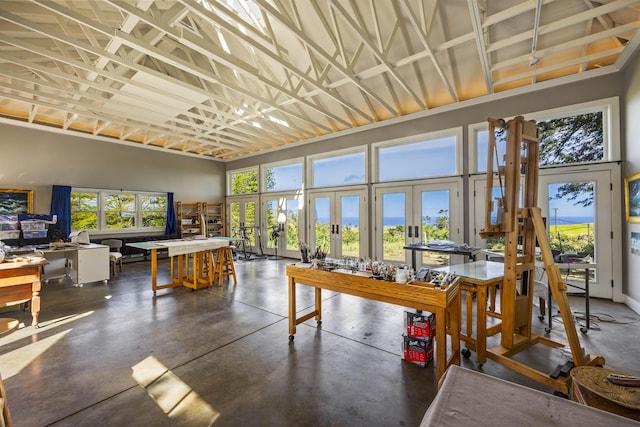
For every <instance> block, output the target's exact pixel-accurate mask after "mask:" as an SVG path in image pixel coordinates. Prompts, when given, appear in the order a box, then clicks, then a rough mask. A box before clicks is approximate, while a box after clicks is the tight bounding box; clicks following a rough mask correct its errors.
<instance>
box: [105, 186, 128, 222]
mask: <svg viewBox="0 0 640 427" xmlns="http://www.w3.org/2000/svg"><path fill="white" fill-rule="evenodd" d="M104 215H105V220H106V221H105V224H106V228H134V227H135V226H136V196H135V195H134V194H109V193H106V194H105V195H104Z"/></svg>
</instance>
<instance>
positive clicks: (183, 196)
mask: <svg viewBox="0 0 640 427" xmlns="http://www.w3.org/2000/svg"><path fill="white" fill-rule="evenodd" d="M224 183H225V172H224V164H223V163H221V162H217V161H211V160H204V159H198V158H194V157H187V156H181V155H172V154H166V153H162V152H159V151H155V150H149V149H144V148H137V147H129V146H126V145H122V144H114V143H110V142H105V141H98V140H94V139H90V138H83V137H79V136H67V135H62V134H60V133H57V132H50V131H42V130H37V129H33V128H27V127H23V126H14V125H10V124H5V123H0V188H5V189H6V188H8V189H20V190H34V212H35V213H49V210H50V207H51V186H52V185H53V184H59V185H70V186H77V187H90V188H105V189H125V190H136V191H160V192H173V193H174V197H175V201H180V200H182V201H185V202H196V201H205V202H221V201H224V191H225V186H224Z"/></svg>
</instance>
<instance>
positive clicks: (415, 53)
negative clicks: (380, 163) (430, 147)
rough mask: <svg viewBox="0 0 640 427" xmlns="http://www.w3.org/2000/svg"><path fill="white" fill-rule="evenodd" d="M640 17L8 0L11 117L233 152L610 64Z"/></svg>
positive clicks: (428, 1) (469, 2) (3, 37)
mask: <svg viewBox="0 0 640 427" xmlns="http://www.w3.org/2000/svg"><path fill="white" fill-rule="evenodd" d="M639 26H640V0H481V1H476V0H446V1H445V0H404V1H395V0H394V1H389V0H350V1H344V0H295V1H294V0H139V1H133V0H99V1H88V0H86V1H85V0H47V1H27V0H24V1H22V0H21V1H10V0H5V1H2V2H0V118H2V119H3V120H4V121H8V122H11V121H20V122H24V123H28V124H30V125H33V126H46V127H47V128H51V127H57V128H59V129H63V130H64V131H66V132H69V133H75V134H82V135H87V136H91V137H94V136H95V137H100V138H102V139H105V138H106V139H107V140H109V139H112V140H113V141H114V142H118V143H126V144H132V145H136V146H146V147H153V148H155V149H158V148H159V149H163V150H166V151H167V152H171V153H175V154H181V155H189V156H198V157H202V158H207V159H212V160H221V161H224V160H230V159H237V158H240V157H242V156H246V155H249V154H254V153H260V152H264V151H265V150H270V149H274V148H278V147H281V146H284V145H289V144H295V143H296V142H301V141H308V140H311V139H313V138H316V137H321V136H325V135H329V134H339V133H340V132H341V131H347V130H351V129H354V128H358V127H362V126H367V125H371V124H375V123H380V122H384V121H386V120H393V119H395V118H399V117H403V116H407V115H411V114H418V113H421V112H424V111H426V110H429V109H435V108H438V107H442V106H451V105H455V104H456V103H458V102H462V101H468V100H472V99H474V98H478V97H483V96H491V95H492V94H496V93H498V92H504V91H507V90H510V89H516V88H519V89H521V88H531V89H535V88H536V85H537V84H539V83H541V82H549V81H553V80H554V79H557V78H559V77H565V76H570V78H571V77H573V78H575V79H580V78H584V77H587V76H589V75H590V73H591V74H593V73H595V72H596V70H602V69H603V68H604V69H607V68H608V69H610V70H612V71H615V70H618V69H620V67H621V66H622V65H623V64H622V60H624V59H627V58H629V57H630V56H631V55H630V54H629V51H627V52H625V50H630V51H633V50H636V49H637V48H638V45H639V44H640V35H639V34H638V27H639ZM623 53H625V54H624V55H623Z"/></svg>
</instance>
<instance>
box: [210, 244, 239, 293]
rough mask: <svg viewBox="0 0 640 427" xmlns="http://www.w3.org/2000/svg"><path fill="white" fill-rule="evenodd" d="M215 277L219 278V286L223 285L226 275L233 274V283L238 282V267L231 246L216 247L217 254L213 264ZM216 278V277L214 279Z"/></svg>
mask: <svg viewBox="0 0 640 427" xmlns="http://www.w3.org/2000/svg"><path fill="white" fill-rule="evenodd" d="M213 274H214V277H217V278H218V286H222V280H223V278H224V277H229V276H233V284H234V285H235V284H237V283H238V280H237V279H236V269H235V267H234V265H233V252H232V251H231V246H225V247H222V248H218V249H216V256H215V261H214V265H213ZM214 280H215V279H214Z"/></svg>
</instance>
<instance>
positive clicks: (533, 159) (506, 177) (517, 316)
mask: <svg viewBox="0 0 640 427" xmlns="http://www.w3.org/2000/svg"><path fill="white" fill-rule="evenodd" d="M496 139H498V140H501V141H502V142H504V143H506V154H505V155H504V158H503V159H498V158H497V157H498V146H497V142H496ZM539 158H540V139H539V131H538V128H537V127H536V122H535V121H525V120H524V118H523V117H522V116H518V117H516V118H515V119H513V120H509V121H508V122H504V121H503V120H494V119H489V144H488V162H487V185H486V200H485V224H484V228H483V229H482V230H481V231H480V236H481V237H482V238H485V239H486V238H488V237H503V238H504V245H505V253H504V281H503V283H502V285H501V292H500V299H501V304H500V306H501V312H502V326H501V338H500V340H501V342H500V345H498V346H496V347H494V348H491V349H488V350H487V357H488V358H489V359H491V360H494V361H496V362H499V363H501V364H503V365H504V366H506V367H508V368H510V369H513V370H514V371H516V372H518V373H520V374H523V375H525V376H527V377H529V378H531V379H533V380H535V381H538V382H540V383H542V384H545V385H547V386H549V387H551V388H553V389H554V390H556V391H557V392H559V393H562V394H565V395H568V394H569V385H570V381H571V379H570V376H569V375H567V374H568V370H570V368H571V367H572V365H573V366H584V365H603V364H604V358H603V357H602V356H593V355H589V354H586V353H585V352H584V350H583V348H582V347H581V345H580V339H579V337H578V333H577V332H576V327H575V323H574V320H573V315H572V313H571V307H570V305H569V299H568V297H567V285H566V284H565V283H564V282H563V281H562V276H561V274H560V270H559V268H558V266H557V265H556V264H555V261H554V258H553V254H552V252H551V247H550V244H549V238H548V236H547V233H546V230H545V226H544V222H543V220H542V214H541V210H540V208H539V207H538V206H537V194H538V175H539V167H538V165H539ZM496 178H497V186H498V188H497V190H499V196H498V197H495V198H494V197H493V195H494V194H495V193H494V183H495V182H496ZM521 192H522V193H521ZM521 195H522V197H521ZM519 200H522V206H519ZM536 244H537V246H539V250H540V254H541V256H542V261H543V263H544V266H545V269H546V271H547V276H548V282H549V288H550V289H551V294H552V296H553V298H554V299H555V300H556V303H557V304H558V311H559V313H560V315H561V318H562V321H563V324H564V329H565V332H566V335H567V340H568V343H569V347H570V350H571V355H572V364H571V363H568V364H566V365H565V366H562V367H559V368H557V369H556V370H555V371H554V372H552V373H551V374H548V373H544V372H541V371H538V370H536V369H534V368H532V367H530V366H527V365H525V364H524V363H522V362H519V361H516V360H514V359H513V357H514V356H515V355H517V354H518V353H520V352H522V351H524V350H526V349H528V348H531V347H533V346H535V345H536V344H543V345H546V346H548V347H551V348H562V347H565V345H564V344H562V343H559V342H556V341H553V340H551V339H549V338H546V337H543V336H539V335H535V334H533V333H532V332H531V326H532V325H531V318H532V313H533V280H534V277H535V276H534V269H535V261H536ZM565 371H566V373H565Z"/></svg>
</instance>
